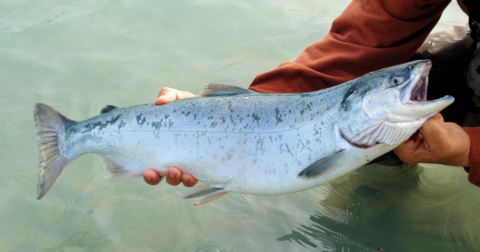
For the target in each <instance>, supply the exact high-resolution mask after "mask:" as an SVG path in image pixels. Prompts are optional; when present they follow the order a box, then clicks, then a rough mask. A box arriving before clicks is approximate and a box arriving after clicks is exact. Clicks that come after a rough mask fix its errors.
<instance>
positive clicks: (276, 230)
mask: <svg viewBox="0 0 480 252" xmlns="http://www.w3.org/2000/svg"><path fill="white" fill-rule="evenodd" d="M349 2H350V1H349V0H340V1H336V2H335V4H331V3H330V2H324V1H318V0H305V1H292V0H276V1H273V0H267V1H254V0H242V1H219V0H183V1H145V0H138V1H133V0H117V1H109V0H67V1H65V0H3V1H0V80H1V82H0V121H1V122H2V123H1V124H0V160H1V162H0V251H1V252H3V251H42V250H43V251H202V252H206V251H319V250H323V251H376V250H377V249H378V248H379V247H380V248H381V249H382V250H384V251H422V250H424V251H434V250H453V251H458V250H466V251H472V250H474V248H477V247H479V245H480V244H479V240H480V239H479V238H480V237H478V235H479V233H480V230H479V227H480V223H479V217H478V216H477V215H476V210H475V209H478V208H479V207H478V203H477V202H480V188H476V187H474V186H472V185H470V184H469V183H468V182H467V178H466V173H465V172H463V170H461V169H459V168H452V167H443V166H427V165H422V166H410V167H403V166H402V167H399V168H396V169H392V168H385V167H378V166H374V165H371V166H368V167H364V168H362V169H360V170H358V171H356V172H354V173H352V174H348V175H347V176H345V177H343V178H341V179H338V180H336V181H332V182H331V183H329V184H326V185H323V186H320V187H317V188H313V189H311V190H307V191H303V192H299V193H294V194H288V195H279V196H253V195H242V194H234V193H230V194H228V195H227V196H225V197H223V198H222V199H221V200H219V201H216V202H214V203H213V204H209V205H206V206H203V207H199V208H194V207H193V206H192V204H193V201H188V200H181V199H180V197H181V196H182V195H185V194H187V193H188V192H189V191H190V190H191V189H190V188H183V187H172V186H167V185H165V184H163V185H159V186H155V187H151V186H147V185H145V183H144V182H143V180H142V179H140V178H139V179H126V180H105V179H103V176H102V175H103V171H102V169H103V167H102V164H101V163H100V161H99V160H98V158H97V157H95V156H93V155H85V156H82V157H80V158H78V159H77V160H75V161H74V162H73V163H72V164H71V165H70V166H69V168H68V169H67V170H66V171H65V173H64V174H63V175H62V177H61V178H60V180H59V181H58V182H57V184H56V185H55V186H54V187H53V189H52V190H51V191H50V192H49V194H48V195H47V196H46V197H45V198H43V199H42V200H41V201H37V200H36V191H37V187H36V183H37V176H38V173H37V165H38V152H37V143H36V140H35V137H34V130H33V128H34V126H33V115H32V110H33V105H34V103H36V102H43V103H46V104H49V105H51V106H53V107H54V108H58V109H59V111H60V112H62V113H63V114H65V115H67V116H69V117H70V118H72V119H74V120H83V119H85V118H89V117H92V116H94V115H97V114H98V113H99V111H100V109H101V108H103V107H104V106H105V105H106V104H113V105H117V106H120V107H124V106H131V105H135V104H141V103H151V102H153V99H154V98H155V97H156V95H157V93H158V91H159V89H160V87H162V86H172V87H176V88H178V89H183V90H189V91H191V92H193V93H198V92H200V90H201V88H202V86H203V84H204V83H207V82H216V83H224V84H230V85H238V86H242V87H246V86H247V85H248V84H249V83H250V82H251V81H252V80H253V78H254V77H255V75H256V74H258V73H260V72H264V71H267V70H270V69H272V68H274V67H276V66H277V65H279V64H280V63H281V62H282V61H285V60H292V59H294V58H295V57H296V56H297V55H298V54H299V52H300V51H301V50H303V49H304V48H305V47H306V46H307V45H309V44H310V43H312V42H313V41H315V40H317V39H319V38H321V37H323V36H324V34H325V33H326V32H327V31H328V29H329V27H330V24H331V22H332V20H333V19H334V18H335V16H337V15H338V14H339V13H340V12H341V11H342V10H343V9H344V8H345V6H346V5H347V4H348V3H349ZM465 22H466V17H465V16H464V15H463V14H462V13H461V12H460V10H459V9H458V7H456V6H455V5H453V6H452V7H451V8H450V9H449V10H448V11H447V12H446V13H445V14H444V15H443V17H442V19H441V20H440V22H439V25H438V27H439V28H438V29H444V28H446V27H448V26H450V25H453V24H457V23H465Z"/></svg>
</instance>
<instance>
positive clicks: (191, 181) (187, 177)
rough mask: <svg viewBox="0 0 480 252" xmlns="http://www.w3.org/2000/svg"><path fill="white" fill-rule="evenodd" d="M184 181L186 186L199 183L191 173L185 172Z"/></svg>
mask: <svg viewBox="0 0 480 252" xmlns="http://www.w3.org/2000/svg"><path fill="white" fill-rule="evenodd" d="M182 182H183V185H184V186H186V187H192V186H194V185H196V184H197V182H198V181H197V179H196V178H194V177H193V176H192V175H191V174H188V173H184V174H182Z"/></svg>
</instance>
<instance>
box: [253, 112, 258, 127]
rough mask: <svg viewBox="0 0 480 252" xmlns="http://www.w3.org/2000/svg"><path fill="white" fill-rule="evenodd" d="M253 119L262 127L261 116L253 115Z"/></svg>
mask: <svg viewBox="0 0 480 252" xmlns="http://www.w3.org/2000/svg"><path fill="white" fill-rule="evenodd" d="M252 118H253V121H254V122H257V125H260V116H258V115H256V114H255V113H253V114H252Z"/></svg>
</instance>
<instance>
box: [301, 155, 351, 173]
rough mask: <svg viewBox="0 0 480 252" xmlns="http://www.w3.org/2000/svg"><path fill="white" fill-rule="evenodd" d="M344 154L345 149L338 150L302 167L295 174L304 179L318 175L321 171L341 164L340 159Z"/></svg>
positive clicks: (323, 171)
mask: <svg viewBox="0 0 480 252" xmlns="http://www.w3.org/2000/svg"><path fill="white" fill-rule="evenodd" d="M344 155H345V150H340V151H338V152H336V153H334V154H332V155H329V156H326V157H324V158H321V159H319V160H317V161H315V162H314V163H313V164H311V165H309V166H308V167H307V168H305V169H303V170H302V171H301V172H300V173H299V174H298V175H297V176H298V177H302V178H306V179H310V178H315V177H318V176H320V175H321V174H322V173H325V172H326V171H328V170H330V169H332V168H335V167H337V166H339V165H341V164H342V161H341V160H342V158H343V156H344Z"/></svg>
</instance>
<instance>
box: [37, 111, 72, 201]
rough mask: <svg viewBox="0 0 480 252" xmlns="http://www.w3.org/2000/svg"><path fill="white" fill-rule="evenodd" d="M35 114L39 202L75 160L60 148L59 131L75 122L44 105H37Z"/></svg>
mask: <svg viewBox="0 0 480 252" xmlns="http://www.w3.org/2000/svg"><path fill="white" fill-rule="evenodd" d="M33 114H34V119H35V133H36V137H37V141H38V152H39V153H40V156H39V164H38V188H37V189H38V196H37V199H38V200H39V199H41V198H42V197H43V196H45V194H47V192H48V191H49V190H50V189H51V188H52V186H53V185H54V184H55V182H57V180H58V178H59V177H60V175H61V174H62V172H63V171H64V170H65V168H66V167H67V166H68V165H69V164H70V162H71V161H72V160H73V159H68V158H67V157H65V156H63V155H62V154H61V153H60V150H59V147H58V146H59V145H58V135H59V131H60V130H61V129H62V128H64V127H65V124H67V123H69V122H73V121H72V120H70V119H68V118H66V117H65V116H63V115H62V114H60V113H58V112H57V111H56V110H55V109H53V108H52V107H50V106H48V105H45V104H42V103H37V104H35V109H34V112H33Z"/></svg>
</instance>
